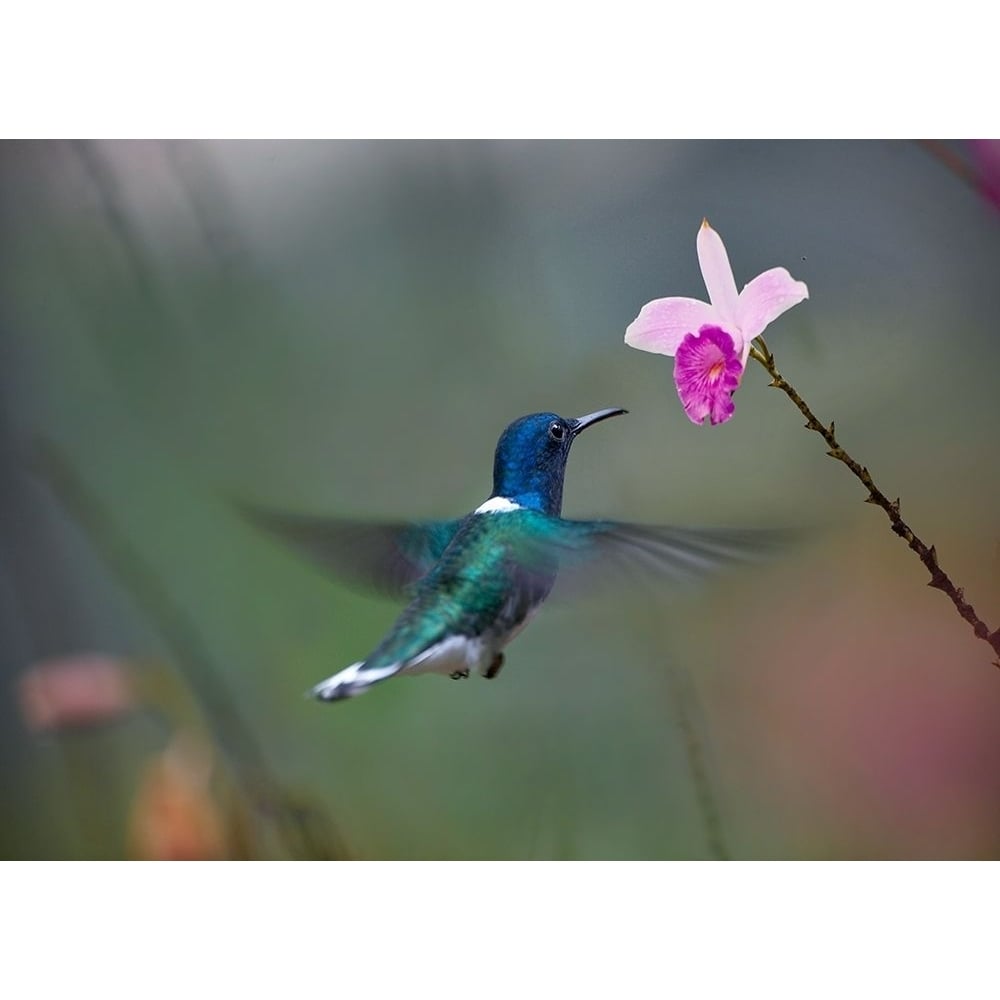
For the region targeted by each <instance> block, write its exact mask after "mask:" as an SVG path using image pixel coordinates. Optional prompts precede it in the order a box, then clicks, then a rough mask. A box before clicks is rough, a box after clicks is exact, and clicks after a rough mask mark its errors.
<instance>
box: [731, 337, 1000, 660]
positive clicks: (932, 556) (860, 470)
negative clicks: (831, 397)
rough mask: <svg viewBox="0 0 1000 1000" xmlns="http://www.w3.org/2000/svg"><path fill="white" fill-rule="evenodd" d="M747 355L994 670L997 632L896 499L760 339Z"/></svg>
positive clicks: (999, 634) (999, 652)
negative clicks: (857, 488) (846, 473)
mask: <svg viewBox="0 0 1000 1000" xmlns="http://www.w3.org/2000/svg"><path fill="white" fill-rule="evenodd" d="M750 356H751V357H752V358H753V359H754V360H755V361H758V362H760V364H761V365H763V366H764V368H765V369H766V370H767V373H768V374H769V375H770V376H771V385H772V386H774V388H776V389H780V390H781V391H782V392H783V393H784V394H785V395H786V396H787V397H788V398H789V399H790V400H791V401H792V402H793V403H794V404H795V405H796V406H797V407H798V408H799V412H800V413H801V414H802V416H804V417H805V418H806V427H807V428H808V429H809V430H811V431H815V432H816V433H817V434H819V436H820V437H822V438H823V440H824V441H826V443H827V445H828V446H829V450H828V451H827V454H828V455H829V456H830V458H835V459H836V460H837V461H838V462H843V463H844V465H846V466H847V467H848V468H849V469H850V470H851V472H853V473H854V475H855V476H856V477H857V478H858V479H860V480H861V482H862V484H863V485H864V487H865V489H867V490H868V496H867V497H866V498H865V503H871V504H875V505H876V506H877V507H881V508H882V510H884V511H885V514H886V517H888V518H889V523H890V525H891V526H892V530H893V531H894V532H895V533H896V534H897V535H899V537H900V538H902V539H903V541H905V542H906V544H907V545H908V546H909V547H910V548H911V549H913V551H914V552H915V553H916V554H917V557H918V558H919V559H920V561H921V562H922V563H923V564H924V566H925V567H926V568H927V572H928V573H930V575H931V578H930V582H929V583H928V586H929V587H935V588H937V589H938V590H941V591H943V592H944V593H945V594H947V595H948V597H949V598H951V602H952V604H954V605H955V609H956V610H957V611H958V613H959V614H960V615H961V616H962V617H963V618H964V619H965V620H966V621H967V622H968V623H969V625H971V626H972V631H973V632H975V634H976V638H977V639H982V641H983V642H985V643H987V644H988V645H989V646H990V647H991V648H992V649H993V652H994V653H996V654H997V659H996V660H994V661H993V665H994V666H995V667H998V668H1000V629H997V630H995V631H991V630H990V628H989V627H988V626H987V625H986V623H985V622H984V621H983V620H982V619H981V618H980V617H979V615H977V614H976V611H975V608H973V607H972V605H971V604H969V602H968V601H967V600H966V599H965V594H964V592H963V590H962V588H961V587H956V586H955V584H954V583H952V582H951V579H950V577H949V576H948V574H947V573H945V571H944V570H943V569H941V566H940V565H939V564H938V558H937V552H936V551H935V549H934V546H933V545H931V546H928V545H925V544H924V542H923V541H922V540H921V539H920V538H919V537H918V536H917V534H916V533H915V532H914V531H913V529H912V528H911V527H910V526H909V525H908V524H907V523H906V522H905V521H904V520H903V518H902V517H900V514H899V498H898V497H897V498H896V499H895V500H890V499H889V498H888V497H887V496H886V495H885V494H884V493H883V492H882V491H881V490H880V489H879V488H878V487H877V486H876V485H875V481H874V480H873V479H872V476H871V473H870V472H869V471H868V469H867V468H866V467H865V466H863V465H861V464H860V463H858V462H857V461H855V459H853V458H852V457H851V456H850V455H849V454H848V453H847V452H846V451H845V450H844V448H843V446H842V445H841V444H840V442H839V441H838V440H837V437H836V434H835V433H834V431H835V428H834V424H833V421H832V420H831V421H830V426H829V427H827V426H826V425H825V424H823V423H821V422H820V421H819V420H817V419H816V415H815V414H814V413H813V411H812V410H811V409H810V408H809V405H808V404H807V403H806V402H805V400H804V399H803V398H802V397H801V396H800V395H799V394H798V392H796V391H795V388H794V387H793V386H792V385H790V384H789V383H788V381H787V380H786V379H785V377H784V376H783V375H782V374H781V372H779V371H778V369H777V366H776V365H775V363H774V355H773V354H772V353H771V352H770V350H768V347H767V344H765V343H764V338H763V337H758V338H757V340H756V341H754V343H753V344H752V346H751V348H750Z"/></svg>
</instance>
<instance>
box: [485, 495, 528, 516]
mask: <svg viewBox="0 0 1000 1000" xmlns="http://www.w3.org/2000/svg"><path fill="white" fill-rule="evenodd" d="M509 510H524V508H523V507H522V506H521V505H520V504H519V503H514V501H513V500H508V499H507V498H506V497H490V498H489V500H487V501H486V502H485V503H481V504H480V505H479V506H478V507H477V508H476V509H475V510H474V511H473V512H472V513H473V514H503V513H505V512H506V511H509Z"/></svg>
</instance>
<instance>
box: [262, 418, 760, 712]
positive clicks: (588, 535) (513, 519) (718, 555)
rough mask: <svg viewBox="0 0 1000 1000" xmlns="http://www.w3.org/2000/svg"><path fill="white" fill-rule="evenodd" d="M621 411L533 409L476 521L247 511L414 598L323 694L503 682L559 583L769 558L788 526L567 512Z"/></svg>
mask: <svg viewBox="0 0 1000 1000" xmlns="http://www.w3.org/2000/svg"><path fill="white" fill-rule="evenodd" d="M627 412H628V411H627V410H625V409H622V408H621V407H617V406H616V407H609V408H607V409H603V410H596V411H595V412H593V413H588V414H586V415H585V416H582V417H575V418H567V417H561V416H559V415H558V414H555V413H532V414H529V415H528V416H524V417H521V418H520V419H518V420H515V421H514V422H513V423H512V424H510V425H509V426H508V427H507V428H506V430H504V432H503V434H501V435H500V439H499V441H498V442H497V447H496V454H495V456H494V461H493V489H492V491H491V493H490V495H489V497H488V498H487V499H486V500H485V501H484V502H483V503H481V504H480V505H479V506H478V507H477V508H476V509H475V510H473V511H472V512H471V513H469V514H467V515H466V516H465V517H463V518H458V519H455V520H447V521H430V522H421V523H413V524H406V523H388V524H378V523H366V522H359V521H348V520H340V519H333V518H324V517H310V516H304V515H291V514H283V513H275V512H271V511H265V510H261V509H259V508H247V507H244V511H245V513H246V514H247V515H248V516H249V517H250V518H251V520H253V521H254V522H256V523H257V524H258V525H260V526H261V527H263V528H265V529H266V530H269V531H270V532H272V533H274V534H276V535H278V536H279V537H280V538H282V539H283V540H284V541H286V542H288V543H290V544H291V545H292V546H293V547H294V548H296V549H297V550H299V551H300V552H303V553H304V554H305V555H307V556H308V557H310V558H312V559H313V560H315V561H318V562H320V563H321V564H323V565H325V566H326V567H328V568H330V569H333V570H334V571H335V573H337V574H338V575H340V576H342V577H344V578H346V579H347V580H348V581H353V582H354V583H357V584H362V585H364V586H367V587H374V588H375V589H377V590H380V591H382V592H383V593H386V594H389V595H392V596H396V597H407V598H409V603H408V604H407V605H406V607H405V608H404V609H403V611H402V613H401V614H400V615H399V617H398V618H397V619H396V621H395V623H394V624H393V625H392V627H391V628H390V629H389V631H388V633H387V634H386V636H385V637H384V638H383V639H382V641H381V642H380V643H379V644H378V645H377V646H376V647H375V649H374V650H373V651H372V652H371V653H370V654H369V655H368V656H367V657H366V658H365V659H363V660H359V661H357V662H356V663H352V664H351V665H350V666H348V667H345V668H344V669H342V670H340V671H339V672H338V673H335V674H333V676H331V677H328V678H327V679H326V680H324V681H321V682H320V683H319V684H317V685H316V686H315V687H314V688H312V690H311V692H310V694H312V695H313V696H314V697H316V698H318V699H319V700H320V701H340V700H342V699H345V698H353V697H355V696H356V695H359V694H362V693H364V692H366V691H368V690H369V688H371V687H373V686H374V685H376V684H381V683H382V682H383V681H387V680H389V679H390V678H392V677H396V676H398V675H401V674H420V673H440V674H445V675H447V676H449V677H452V678H454V679H456V680H458V679H464V678H467V677H469V676H470V674H473V673H476V674H479V675H481V676H482V677H485V678H487V679H491V680H492V679H493V678H495V677H496V676H497V675H498V674H499V673H500V669H501V667H502V666H503V664H504V652H503V650H504V647H506V646H507V644H508V643H509V642H510V641H511V640H512V639H513V638H514V637H515V636H516V635H517V634H518V633H519V632H520V631H521V630H522V629H523V628H524V627H525V625H527V624H528V622H529V620H530V619H531V617H532V616H533V615H534V614H535V612H536V611H537V610H538V608H539V606H540V605H541V604H542V602H543V601H545V599H546V598H547V597H548V596H549V594H550V592H551V591H552V589H553V587H554V586H555V585H556V582H557V580H558V582H559V585H560V586H563V584H564V582H565V583H566V584H567V586H568V588H569V589H570V590H572V589H574V587H575V588H576V589H580V584H581V583H582V584H583V585H584V586H583V589H587V587H588V586H590V585H592V584H593V583H594V582H596V581H606V580H608V579H611V578H613V577H615V575H616V573H617V572H618V571H620V570H621V569H627V568H629V567H631V568H637V569H640V570H645V571H646V572H652V573H653V574H654V575H658V576H666V577H668V578H673V579H683V578H688V577H698V576H702V575H704V574H705V573H707V572H710V571H711V570H713V569H715V568H716V567H717V566H719V565H721V564H723V563H725V562H727V561H733V560H745V559H747V558H752V557H754V556H756V555H759V554H760V553H761V552H762V551H763V550H764V549H766V548H768V547H771V546H772V544H773V543H774V542H775V541H777V540H779V538H778V536H779V533H778V532H769V531H741V530H730V529H707V530H706V529H690V528H672V527H660V526H652V525H639V524H629V523H626V522H621V521H610V520H590V521H583V520H569V519H566V518H563V517H562V516H561V513H562V496H563V481H564V478H565V473H566V461H567V459H568V457H569V452H570V448H571V447H572V445H573V442H574V441H575V440H576V439H577V437H579V435H580V434H581V433H582V432H583V431H585V430H587V429H588V428H590V427H593V426H594V425H595V424H597V423H600V422H601V421H603V420H607V419H608V418H609V417H616V416H620V415H622V414H624V413H627Z"/></svg>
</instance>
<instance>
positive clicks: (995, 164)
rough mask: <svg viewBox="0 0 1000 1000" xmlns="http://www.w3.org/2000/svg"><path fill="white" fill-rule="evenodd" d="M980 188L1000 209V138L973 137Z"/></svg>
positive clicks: (973, 150)
mask: <svg viewBox="0 0 1000 1000" xmlns="http://www.w3.org/2000/svg"><path fill="white" fill-rule="evenodd" d="M969 146H970V147H971V149H972V158H973V160H974V162H975V165H976V174H977V176H978V178H979V188H980V190H981V191H982V192H983V194H984V195H985V197H986V200H987V201H989V202H990V204H991V205H993V207H994V208H997V209H1000V139H971V140H970V141H969Z"/></svg>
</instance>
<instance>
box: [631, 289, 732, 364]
mask: <svg viewBox="0 0 1000 1000" xmlns="http://www.w3.org/2000/svg"><path fill="white" fill-rule="evenodd" d="M705 325H721V321H720V318H719V315H718V313H717V311H716V310H715V309H713V308H712V306H710V305H709V304H708V303H707V302H699V301H698V300H697V299H685V298H679V297H673V298H668V299H654V300H653V301H652V302H647V303H646V304H645V305H644V306H643V307H642V310H641V311H640V313H639V315H638V316H636V318H635V319H634V320H632V322H631V323H629V325H628V328H627V329H626V330H625V343H626V344H628V346H629V347H635V348H638V350H640V351H651V352H652V353H653V354H666V355H667V356H668V357H673V355H674V354H676V352H677V346H678V345H679V344H680V342H681V341H682V340H683V339H684V335H685V334H688V333H694V332H695V331H696V330H699V329H701V327H702V326H705Z"/></svg>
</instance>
